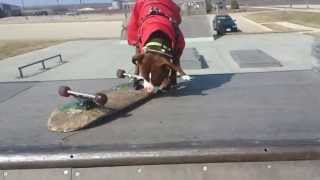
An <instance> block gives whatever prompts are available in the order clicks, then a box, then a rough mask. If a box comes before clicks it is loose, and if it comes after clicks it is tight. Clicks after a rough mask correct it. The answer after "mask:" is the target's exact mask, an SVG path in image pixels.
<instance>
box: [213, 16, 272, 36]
mask: <svg viewBox="0 0 320 180" xmlns="http://www.w3.org/2000/svg"><path fill="white" fill-rule="evenodd" d="M230 16H231V17H232V18H233V19H235V20H236V24H237V26H238V29H239V30H240V31H241V32H242V33H265V32H272V29H269V28H267V27H265V26H263V25H261V24H259V23H256V22H254V21H251V20H249V19H247V18H245V17H243V16H242V14H241V13H233V14H230ZM214 17H215V15H208V21H209V23H210V24H211V27H210V28H211V30H212V31H213V29H212V20H213V19H214Z"/></svg>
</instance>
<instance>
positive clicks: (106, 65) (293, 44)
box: [0, 33, 316, 82]
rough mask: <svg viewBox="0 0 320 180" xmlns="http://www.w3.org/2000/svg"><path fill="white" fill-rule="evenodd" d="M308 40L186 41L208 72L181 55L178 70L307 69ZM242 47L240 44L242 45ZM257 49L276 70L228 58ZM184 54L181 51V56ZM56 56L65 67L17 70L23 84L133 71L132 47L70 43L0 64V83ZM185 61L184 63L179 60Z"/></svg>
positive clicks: (309, 63) (291, 37) (96, 42)
mask: <svg viewBox="0 0 320 180" xmlns="http://www.w3.org/2000/svg"><path fill="white" fill-rule="evenodd" d="M313 41H314V39H313V37H311V36H307V35H303V34H300V33H281V34H272V33H271V34H254V35H234V36H228V35H226V36H223V37H221V38H219V39H217V40H215V41H214V40H213V39H212V38H190V39H186V44H187V47H186V48H187V49H195V50H196V51H197V53H198V55H197V57H198V56H199V57H201V58H202V60H201V61H203V63H206V64H207V66H208V67H203V68H201V67H196V66H189V65H187V64H188V63H195V62H187V61H186V60H187V59H189V60H190V58H191V61H193V60H192V57H188V56H191V55H192V54H191V55H187V54H186V55H187V56H185V57H183V59H182V66H183V67H185V68H186V71H187V72H188V73H190V74H194V75H197V74H219V73H239V72H265V71H283V70H295V69H311V68H312V67H313V65H314V64H313V63H314V62H316V59H315V57H313V56H312V55H311V51H312V43H313ZM244 42H245V45H244ZM252 49H259V50H262V51H264V52H265V53H267V54H268V55H269V56H272V57H273V58H275V59H277V60H278V61H279V62H280V63H281V64H282V65H283V66H281V67H255V68H240V66H239V65H238V64H237V63H236V62H235V61H234V59H233V58H232V56H231V55H230V52H231V51H234V50H252ZM187 51H188V50H186V53H187ZM56 54H61V55H62V57H63V60H64V61H66V63H65V64H62V65H60V66H57V65H58V64H57V62H58V60H54V59H53V60H51V61H50V62H51V63H48V67H49V68H51V69H50V70H48V71H42V70H39V69H40V68H41V64H39V65H35V66H31V67H29V68H26V69H25V70H23V73H24V74H25V76H26V78H25V79H23V81H48V80H70V79H97V78H114V77H115V71H116V70H117V69H118V68H123V69H126V70H128V71H129V72H133V65H132V63H131V57H132V55H133V54H134V48H132V47H130V46H128V45H127V44H126V42H125V41H119V40H83V41H71V42H66V43H63V44H60V45H56V46H53V47H50V48H46V49H42V50H38V51H34V52H31V53H27V54H24V55H20V56H16V57H12V58H9V59H6V60H2V61H0V67H1V71H0V81H2V82H4V81H21V79H19V78H18V77H19V73H18V67H19V66H22V65H26V64H28V63H31V62H34V61H36V60H40V59H43V58H47V57H50V56H53V55H56ZM184 59H185V60H184Z"/></svg>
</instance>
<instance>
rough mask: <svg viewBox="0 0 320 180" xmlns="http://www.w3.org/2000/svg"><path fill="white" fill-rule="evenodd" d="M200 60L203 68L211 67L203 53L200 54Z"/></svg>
mask: <svg viewBox="0 0 320 180" xmlns="http://www.w3.org/2000/svg"><path fill="white" fill-rule="evenodd" d="M199 61H200V66H201V69H208V68H209V65H208V63H207V61H206V59H205V58H204V56H203V55H200V58H199Z"/></svg>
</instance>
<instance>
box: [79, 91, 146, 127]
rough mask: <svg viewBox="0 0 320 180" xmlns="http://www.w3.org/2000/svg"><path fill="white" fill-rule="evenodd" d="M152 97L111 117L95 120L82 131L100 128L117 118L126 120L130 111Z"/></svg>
mask: <svg viewBox="0 0 320 180" xmlns="http://www.w3.org/2000/svg"><path fill="white" fill-rule="evenodd" d="M151 99H152V97H148V98H146V99H144V100H141V101H139V102H137V103H135V104H133V105H131V106H129V107H127V108H124V109H122V110H121V111H118V112H115V113H114V114H112V115H109V116H107V117H102V118H99V119H97V120H96V121H94V122H93V123H91V124H90V125H89V126H87V127H85V128H83V129H91V128H95V127H98V126H102V125H104V124H107V123H110V122H112V121H114V120H118V119H119V118H126V117H130V116H132V114H131V113H130V112H131V111H132V110H134V109H136V108H138V107H140V106H142V105H144V104H146V103H147V102H148V101H149V100H151Z"/></svg>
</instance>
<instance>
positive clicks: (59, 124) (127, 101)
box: [48, 83, 151, 132]
mask: <svg viewBox="0 0 320 180" xmlns="http://www.w3.org/2000/svg"><path fill="white" fill-rule="evenodd" d="M130 86H131V85H130V84H129V83H128V84H124V85H121V86H118V87H116V88H114V89H112V90H106V91H101V92H99V93H98V94H99V95H105V96H106V97H107V101H106V103H105V104H104V105H93V106H91V107H90V108H87V107H86V106H83V104H80V103H81V101H79V100H76V98H72V99H73V100H71V101H68V102H66V103H64V104H62V105H60V106H58V107H57V108H56V109H55V110H54V111H53V112H52V113H51V115H50V117H49V120H48V129H49V130H50V131H55V132H71V131H76V130H80V129H83V128H86V127H88V126H90V125H91V124H92V123H94V122H96V121H98V120H101V119H104V118H108V117H110V116H112V115H114V114H116V113H118V112H120V111H123V110H126V109H129V108H130V107H133V106H134V105H137V104H139V103H141V102H143V101H144V100H147V99H148V98H149V97H151V94H150V93H147V92H146V91H145V90H143V89H142V90H134V89H133V88H130ZM89 102H91V103H93V101H89Z"/></svg>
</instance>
